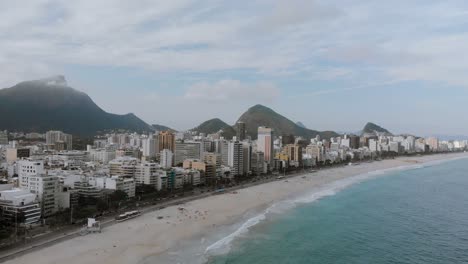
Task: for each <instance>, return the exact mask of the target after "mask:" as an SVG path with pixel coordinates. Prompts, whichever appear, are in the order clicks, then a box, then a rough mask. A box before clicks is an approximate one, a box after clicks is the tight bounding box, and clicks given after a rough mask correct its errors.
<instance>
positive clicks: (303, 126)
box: [296, 121, 307, 128]
mask: <svg viewBox="0 0 468 264" xmlns="http://www.w3.org/2000/svg"><path fill="white" fill-rule="evenodd" d="M296 125H298V126H300V127H302V128H307V127H306V126H305V125H304V124H303V123H302V122H300V121H299V122H296Z"/></svg>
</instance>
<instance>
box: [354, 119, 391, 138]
mask: <svg viewBox="0 0 468 264" xmlns="http://www.w3.org/2000/svg"><path fill="white" fill-rule="evenodd" d="M361 134H363V135H364V134H373V135H377V134H386V135H391V134H392V133H390V131H388V130H387V129H385V128H383V127H381V126H379V125H376V124H374V123H371V122H369V123H367V124H366V125H365V126H364V129H363V130H362V133H361Z"/></svg>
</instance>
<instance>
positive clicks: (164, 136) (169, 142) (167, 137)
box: [159, 131, 175, 152]
mask: <svg viewBox="0 0 468 264" xmlns="http://www.w3.org/2000/svg"><path fill="white" fill-rule="evenodd" d="M163 149H168V150H170V151H172V152H174V151H175V135H174V133H172V132H171V131H164V132H160V133H159V150H160V151H161V150H163Z"/></svg>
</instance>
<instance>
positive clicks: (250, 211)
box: [5, 153, 468, 264]
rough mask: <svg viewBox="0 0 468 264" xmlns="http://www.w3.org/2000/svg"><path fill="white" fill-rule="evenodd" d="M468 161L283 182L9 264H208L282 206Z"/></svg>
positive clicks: (367, 166)
mask: <svg viewBox="0 0 468 264" xmlns="http://www.w3.org/2000/svg"><path fill="white" fill-rule="evenodd" d="M464 157H468V154H467V153H454V154H441V155H430V156H418V157H400V158H397V159H393V160H383V161H378V162H372V163H366V162H364V163H360V164H358V165H351V166H345V167H338V168H332V169H326V170H320V171H317V172H314V173H308V174H304V175H298V176H295V177H292V178H287V179H279V180H277V181H274V182H269V183H265V184H260V185H256V186H252V187H248V188H245V189H240V190H237V191H235V192H227V193H223V194H219V195H213V196H210V197H207V198H203V199H199V200H195V201H191V202H188V203H185V204H181V205H178V206H172V207H167V208H164V209H162V210H158V211H154V212H151V213H147V214H144V215H142V216H140V217H138V218H135V219H132V220H128V221H125V222H122V223H118V224H115V225H112V226H110V227H108V228H105V229H103V231H102V233H101V234H91V235H87V236H81V237H76V238H73V239H70V240H67V241H64V242H61V243H58V244H55V245H52V246H50V247H47V248H44V249H40V250H37V251H34V252H31V253H28V254H25V255H22V256H20V257H18V258H15V259H12V260H9V261H7V262H5V263H9V264H10V263H11V264H13V263H14V264H17V263H22V264H28V263H35V264H42V263H44V264H46V263H47V264H50V263H67V264H74V263H80V264H82V263H100V264H105V263H109V264H110V263H172V261H171V259H172V257H173V256H176V255H185V259H187V260H186V262H184V263H203V262H204V261H205V260H206V258H207V257H208V256H209V255H210V254H216V253H219V252H221V253H222V252H223V250H228V249H229V243H230V242H231V241H232V240H233V239H235V238H236V236H237V235H239V234H241V233H242V232H245V231H246V230H247V229H248V227H250V226H252V225H255V224H256V223H258V222H259V221H262V220H263V219H264V218H265V217H266V214H267V213H268V212H269V211H273V210H275V205H276V204H278V203H279V202H281V201H293V202H294V203H301V202H304V203H306V202H312V201H314V200H316V199H319V198H320V197H323V196H326V195H332V194H333V192H336V191H339V190H340V189H343V188H346V187H347V186H349V185H351V184H354V183H357V182H359V181H362V180H366V179H368V178H371V177H377V176H378V175H382V174H384V173H385V172H387V171H390V170H398V169H408V168H417V167H418V166H424V164H428V163H434V162H438V161H442V160H449V159H456V158H464ZM293 202H290V203H289V204H291V203H293ZM276 209H277V208H276Z"/></svg>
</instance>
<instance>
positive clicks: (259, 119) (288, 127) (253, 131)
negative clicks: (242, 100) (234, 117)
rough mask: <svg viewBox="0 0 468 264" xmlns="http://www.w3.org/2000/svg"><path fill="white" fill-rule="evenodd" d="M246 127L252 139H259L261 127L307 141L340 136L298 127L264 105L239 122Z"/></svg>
mask: <svg viewBox="0 0 468 264" xmlns="http://www.w3.org/2000/svg"><path fill="white" fill-rule="evenodd" d="M239 121H242V122H244V123H245V125H246V130H247V135H249V136H250V137H251V138H252V139H256V138H257V133H258V132H257V130H258V127H259V126H267V127H271V128H273V130H274V133H275V134H276V135H288V134H292V135H295V136H301V137H304V138H307V139H310V138H313V137H316V136H317V135H319V136H320V137H321V138H330V137H336V136H339V135H338V134H337V133H335V132H333V131H316V130H311V129H307V128H304V127H301V126H298V125H297V124H296V123H294V122H293V121H291V120H289V119H288V118H286V117H284V116H282V115H280V114H278V113H276V112H275V111H273V110H272V109H270V108H268V107H265V106H263V105H256V106H253V107H251V108H250V109H249V110H247V112H245V113H244V114H243V115H242V116H241V117H240V118H239V120H238V122H239Z"/></svg>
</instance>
